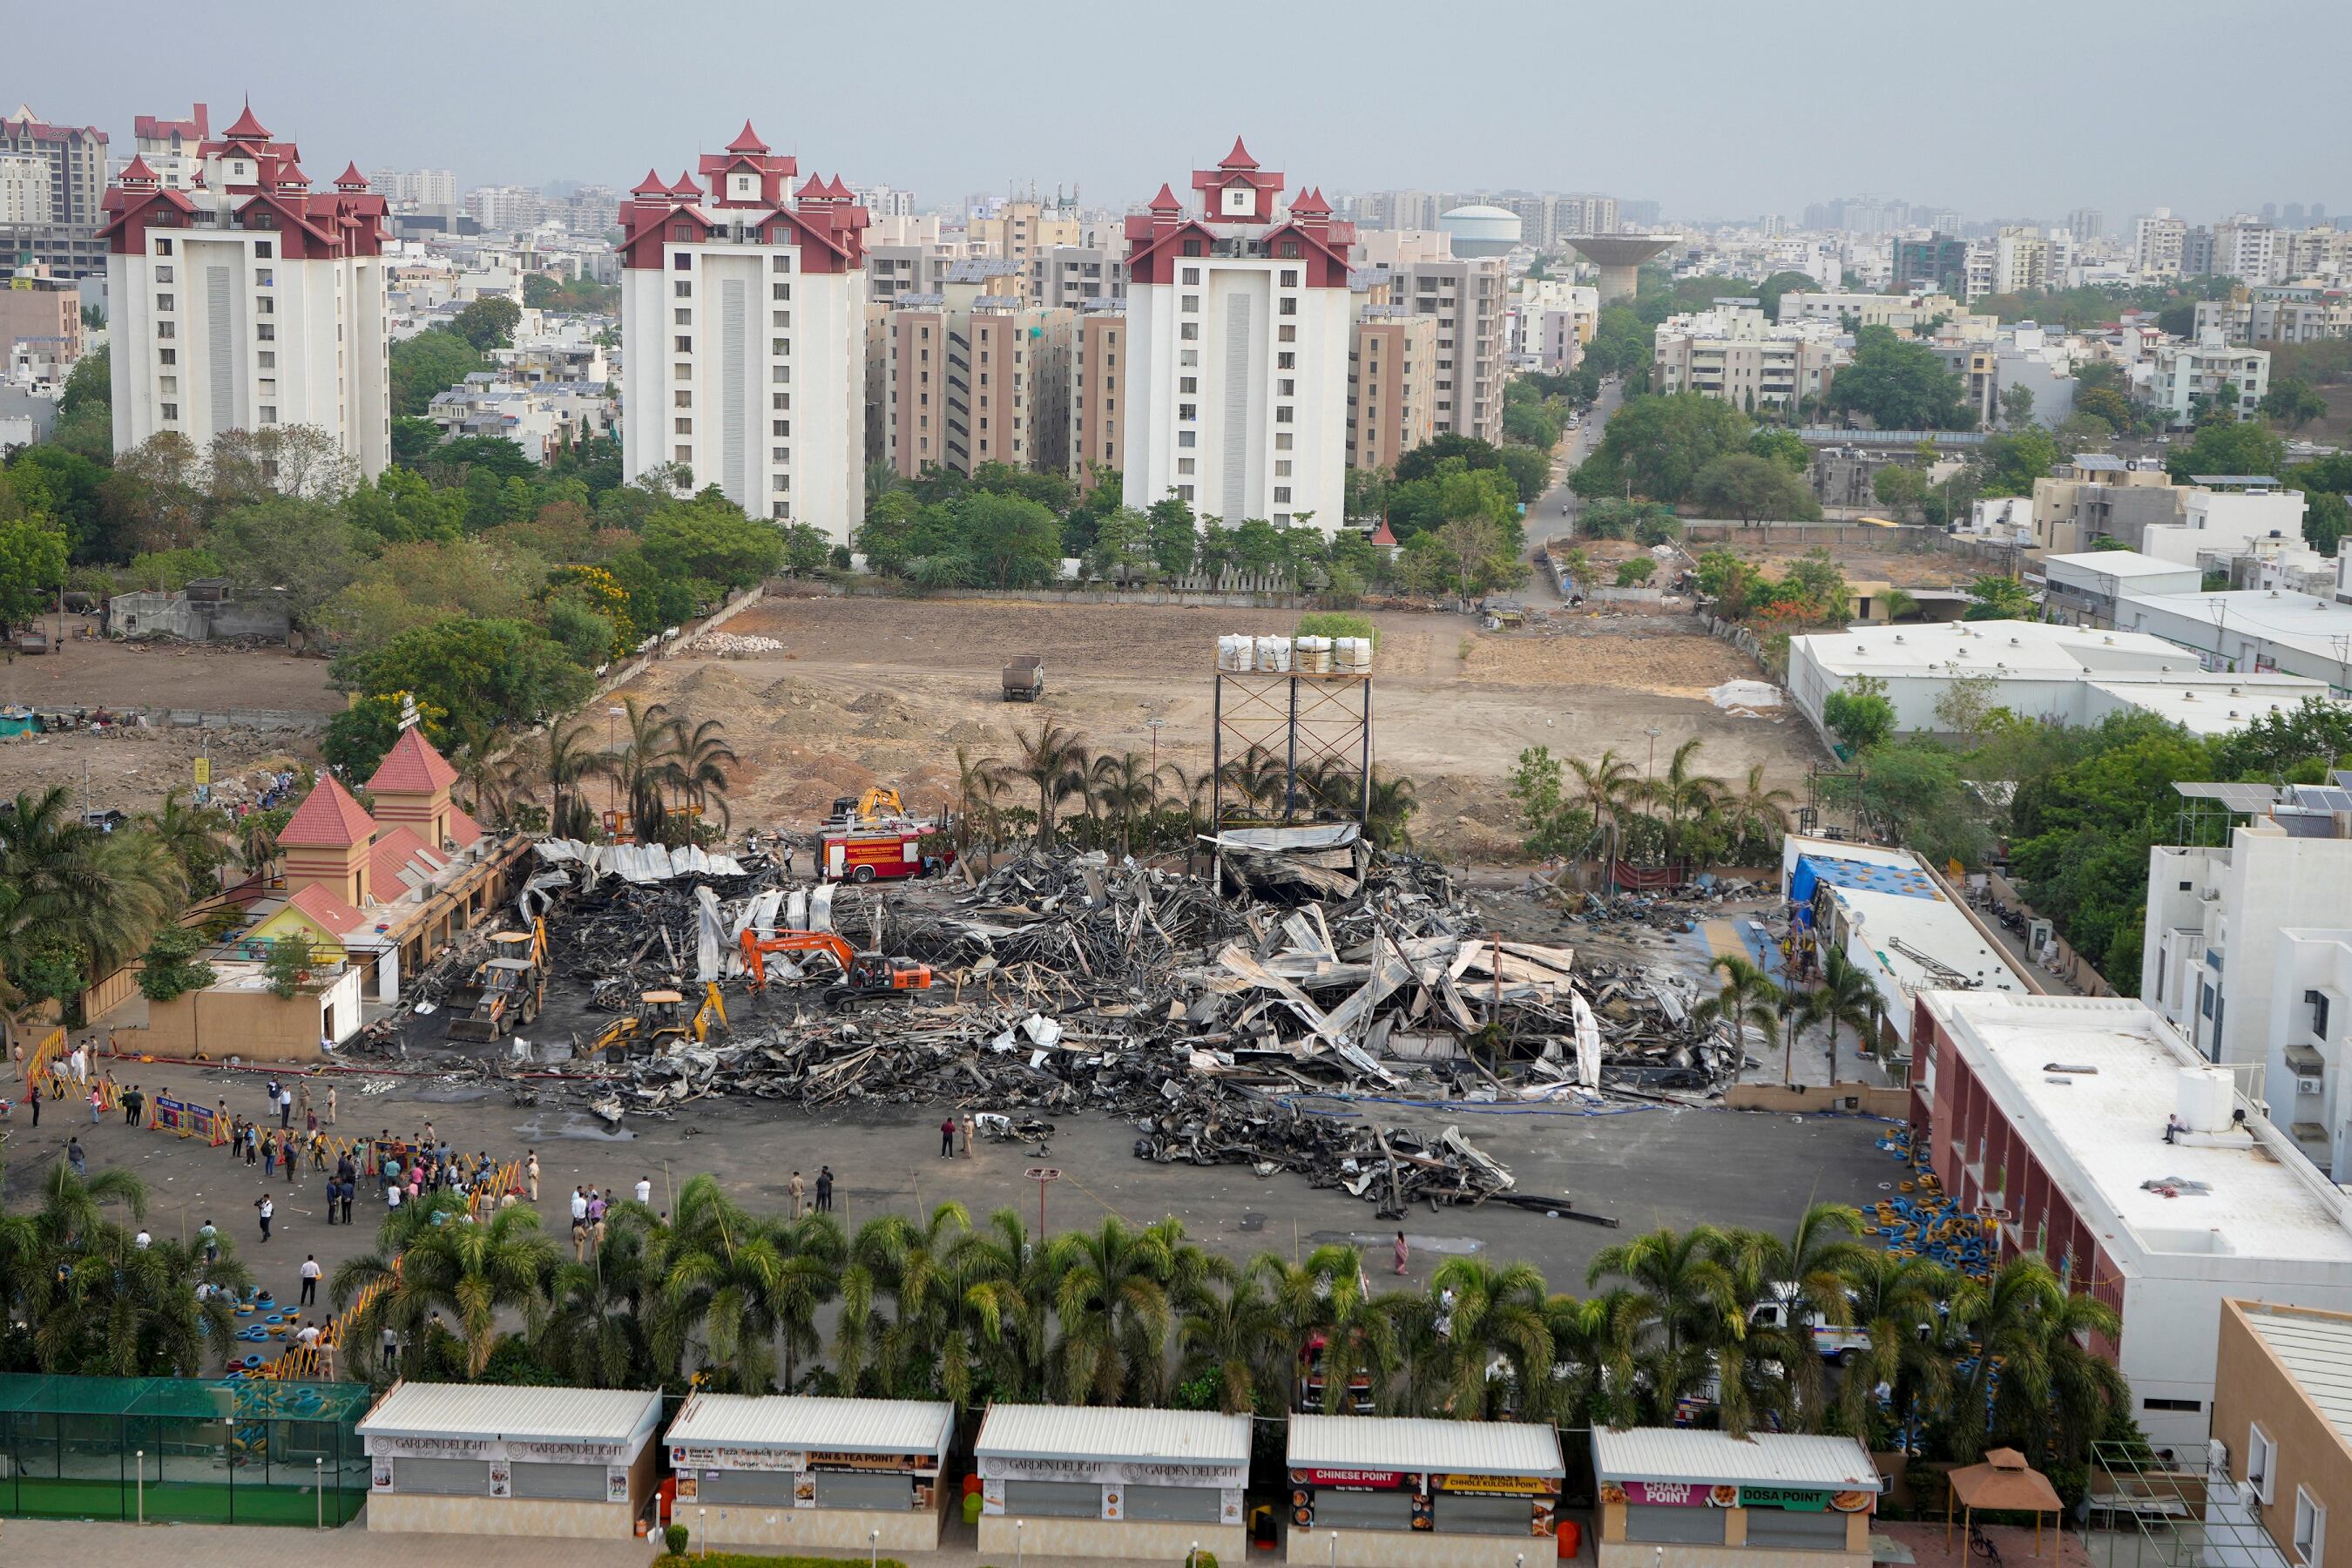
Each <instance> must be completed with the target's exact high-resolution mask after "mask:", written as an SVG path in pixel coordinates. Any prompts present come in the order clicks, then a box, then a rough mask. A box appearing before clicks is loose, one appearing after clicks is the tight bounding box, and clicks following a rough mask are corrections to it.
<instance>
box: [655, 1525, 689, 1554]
mask: <svg viewBox="0 0 2352 1568" xmlns="http://www.w3.org/2000/svg"><path fill="white" fill-rule="evenodd" d="M693 1539H694V1532H693V1531H690V1530H688V1529H687V1528H686V1526H684V1525H682V1524H673V1525H671V1526H670V1527H669V1528H668V1529H667V1530H665V1531H662V1544H663V1545H664V1546H667V1547H668V1548H669V1554H670V1555H671V1556H672V1557H683V1556H685V1555H686V1549H687V1546H688V1543H689V1542H692V1541H693Z"/></svg>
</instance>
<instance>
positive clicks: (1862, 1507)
mask: <svg viewBox="0 0 2352 1568" xmlns="http://www.w3.org/2000/svg"><path fill="white" fill-rule="evenodd" d="M1601 1501H1603V1502H1623V1503H1633V1504H1636V1505H1638V1506H1641V1507H1645V1508H1760V1509H1773V1510H1778V1511H1779V1512H1781V1513H1823V1512H1835V1513H1868V1512H1870V1511H1871V1510H1872V1509H1873V1507H1874V1505H1875V1503H1876V1494H1874V1493H1872V1492H1866V1491H1861V1490H1855V1491H1842V1492H1832V1491H1823V1490H1822V1489H1819V1488H1817V1487H1733V1486H1703V1485H1701V1484H1699V1483H1697V1482H1696V1481H1603V1482H1602V1483H1601Z"/></svg>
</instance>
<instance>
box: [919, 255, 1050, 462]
mask: <svg viewBox="0 0 2352 1568" xmlns="http://www.w3.org/2000/svg"><path fill="white" fill-rule="evenodd" d="M1026 283H1027V272H1026V269H1025V268H1023V267H1022V265H1021V264H1020V263H1019V262H1016V261H1011V260H1006V259H1003V258H996V257H986V258H969V259H966V260H963V261H959V262H957V263H956V264H955V265H954V266H953V267H951V268H949V270H948V275H947V278H946V280H945V284H944V287H943V288H942V289H941V290H940V292H939V293H937V294H908V295H901V296H899V297H898V299H897V300H895V301H893V305H892V309H891V310H890V313H889V316H888V317H887V320H886V321H885V322H884V326H883V330H884V331H885V332H887V335H888V340H889V349H888V353H889V371H888V375H887V386H888V390H887V393H886V395H885V403H884V416H885V418H886V420H887V437H886V447H885V455H886V456H887V458H889V460H890V463H891V465H892V466H893V467H894V468H897V469H898V472H900V473H901V474H904V475H906V476H907V477H908V478H909V479H912V478H913V477H914V476H915V475H917V474H919V473H920V472H922V471H923V469H924V468H927V467H930V466H932V465H937V466H939V467H940V468H953V469H955V470H957V471H958V472H960V473H965V474H969V473H971V471H972V470H973V469H974V468H978V467H980V466H981V465H982V464H983V463H1006V464H1010V465H1011V466H1013V468H1041V469H1052V470H1054V471H1056V472H1065V471H1066V470H1067V469H1068V467H1069V450H1068V448H1069V440H1070V381H1071V374H1072V364H1071V355H1072V350H1073V347H1074V344H1075V341H1076V318H1075V317H1074V316H1073V315H1072V313H1071V312H1069V311H1067V310H1052V309H1049V308H1047V307H1045V306H1042V305H1033V304H1031V303H1030V302H1029V299H1028V296H1027V293H1026V292H1025V289H1026Z"/></svg>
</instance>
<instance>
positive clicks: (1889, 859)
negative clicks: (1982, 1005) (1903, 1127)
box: [1780, 833, 2040, 1050]
mask: <svg viewBox="0 0 2352 1568" xmlns="http://www.w3.org/2000/svg"><path fill="white" fill-rule="evenodd" d="M1780 891H1781V893H1782V894H1783V895H1784V896H1785V897H1787V898H1788V899H1790V900H1791V901H1793V902H1795V903H1798V904H1801V905H1805V906H1808V907H1809V908H1811V909H1812V910H1818V911H1819V914H1818V916H1817V917H1816V925H1817V930H1818V936H1819V942H1820V945H1821V950H1822V952H1843V954H1845V957H1846V961H1847V962H1848V963H1852V964H1853V966H1854V967H1855V968H1856V969H1858V970H1860V971H1861V972H1862V973H1864V974H1865V975H1867V976H1869V978H1870V983H1871V984H1872V985H1874V986H1875V987H1876V988H1877V991H1878V996H1879V1001H1880V1003H1881V1004H1882V1005H1883V1006H1884V1007H1885V1020H1886V1027H1887V1030H1888V1032H1889V1033H1891V1034H1892V1035H1893V1036H1894V1037H1895V1041H1896V1043H1897V1044H1898V1045H1899V1046H1900V1047H1902V1048H1904V1049H1906V1050H1907V1049H1909V1047H1910V1044H1911V1025H1912V1017H1913V1008H1912V1005H1911V1004H1912V1002H1913V1000H1914V999H1915V998H1916V997H1917V996H1918V995H1919V994H1921V993H1922V992H1927V991H2000V992H2006V993H2008V994H2011V995H2019V996H2026V995H2034V994H2039V991H2040V987H2038V986H2037V985H2035V984H2034V983H2033V982H2032V980H2030V979H2028V978H2027V977H2026V975H2025V974H2024V973H2023V972H2022V971H2021V970H2020V969H2019V967H2018V965H2017V964H2016V963H2014V962H2013V961H2012V960H2011V958H2010V955H2009V952H2008V950H2007V949H2005V948H2003V947H2002V946H2000V943H1998V942H1994V941H1993V940H1992V938H1991V937H1990V935H1989V934H1987V932H1986V931H1985V930H1984V928H1983V927H1982V926H1980V925H1979V924H1978V922H1977V920H1976V918H1975V917H1974V916H1973V915H1971V914H1970V913H1969V911H1968V910H1965V909H1963V908H1962V907H1961V906H1960V905H1959V904H1958V903H1956V902H1955V901H1954V900H1953V899H1952V897H1951V894H1950V891H1949V890H1948V888H1947V887H1946V885H1945V884H1944V882H1943V881H1942V879H1939V878H1938V877H1937V875H1936V874H1935V872H1934V871H1933V870H1931V869H1930V868H1928V867H1927V863H1926V862H1925V861H1923V860H1921V859H1920V858H1918V857H1917V856H1916V855H1914V854H1913V853H1912V852H1911V851H1910V850H1908V849H1895V848H1885V847H1880V846H1877V845H1874V844H1853V843H1848V842H1847V841H1845V840H1844V839H1841V838H1809V837H1805V836H1804V835H1802V834H1797V833H1791V834H1790V835H1788V836H1787V837H1784V838H1783V839H1782V840H1781V842H1780Z"/></svg>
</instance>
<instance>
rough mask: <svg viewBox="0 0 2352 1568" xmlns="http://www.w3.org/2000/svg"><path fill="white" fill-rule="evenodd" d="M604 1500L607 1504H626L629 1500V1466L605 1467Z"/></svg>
mask: <svg viewBox="0 0 2352 1568" xmlns="http://www.w3.org/2000/svg"><path fill="white" fill-rule="evenodd" d="M604 1500H605V1501H606V1502H626V1501H628V1500H629V1467H628V1466H626V1465H607V1466H605V1467H604Z"/></svg>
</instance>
